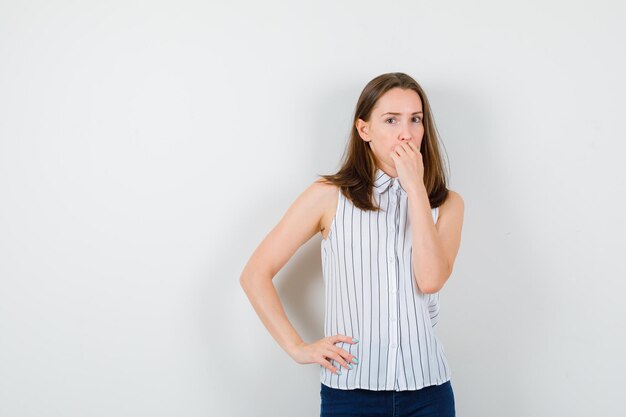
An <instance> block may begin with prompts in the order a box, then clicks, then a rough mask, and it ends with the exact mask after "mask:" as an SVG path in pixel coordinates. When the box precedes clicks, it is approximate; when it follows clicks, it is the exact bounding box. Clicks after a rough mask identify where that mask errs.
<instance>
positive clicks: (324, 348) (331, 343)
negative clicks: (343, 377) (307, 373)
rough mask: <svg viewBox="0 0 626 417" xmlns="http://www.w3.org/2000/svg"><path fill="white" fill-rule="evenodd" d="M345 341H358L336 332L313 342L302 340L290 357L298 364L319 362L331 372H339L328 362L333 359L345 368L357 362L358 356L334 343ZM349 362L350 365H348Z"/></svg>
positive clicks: (350, 367) (351, 342) (352, 342)
mask: <svg viewBox="0 0 626 417" xmlns="http://www.w3.org/2000/svg"><path fill="white" fill-rule="evenodd" d="M339 342H345V343H350V344H355V343H358V342H359V341H358V339H353V338H352V337H350V336H344V335H341V334H337V335H334V336H328V337H324V338H322V339H319V340H317V341H315V342H313V343H305V342H302V343H300V344H299V345H296V347H295V348H294V349H293V352H292V354H291V357H292V358H293V359H294V360H295V361H296V362H297V363H300V364H308V363H319V364H320V365H322V366H323V367H325V368H327V369H329V370H330V371H331V372H334V373H336V374H340V373H341V372H340V371H339V370H338V369H337V367H335V366H333V365H332V364H331V363H330V360H332V359H334V360H335V361H336V362H338V363H340V364H341V365H342V366H343V367H344V368H346V369H352V365H354V364H357V363H358V358H356V357H355V356H354V355H351V354H350V353H349V352H348V351H347V350H345V349H342V348H340V347H338V346H335V343H339ZM348 362H350V363H351V364H352V365H350V366H349V365H348Z"/></svg>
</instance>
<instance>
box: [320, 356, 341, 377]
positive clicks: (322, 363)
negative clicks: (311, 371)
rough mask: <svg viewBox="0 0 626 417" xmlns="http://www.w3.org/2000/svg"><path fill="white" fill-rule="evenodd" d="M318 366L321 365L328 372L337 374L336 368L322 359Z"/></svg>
mask: <svg viewBox="0 0 626 417" xmlns="http://www.w3.org/2000/svg"><path fill="white" fill-rule="evenodd" d="M319 363H320V365H322V366H323V367H324V368H326V369H328V370H329V371H330V372H332V373H335V374H339V373H338V372H337V371H338V369H337V368H336V367H334V366H333V365H331V363H330V362H329V361H327V360H326V359H323V358H322V360H321V361H320V362H319Z"/></svg>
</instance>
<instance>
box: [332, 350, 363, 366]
mask: <svg viewBox="0 0 626 417" xmlns="http://www.w3.org/2000/svg"><path fill="white" fill-rule="evenodd" d="M338 349H339V348H338ZM337 353H338V354H339V355H341V356H342V357H343V358H345V360H346V361H347V362H350V363H359V358H357V357H356V356H354V355H353V354H351V353H350V352H348V351H347V350H345V349H339V351H338V352H337Z"/></svg>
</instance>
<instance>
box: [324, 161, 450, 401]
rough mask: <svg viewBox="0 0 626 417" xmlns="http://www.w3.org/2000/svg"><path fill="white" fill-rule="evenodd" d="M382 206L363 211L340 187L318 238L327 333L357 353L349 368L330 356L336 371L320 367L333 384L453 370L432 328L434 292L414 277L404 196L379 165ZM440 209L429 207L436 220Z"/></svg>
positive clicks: (417, 384) (419, 384)
mask: <svg viewBox="0 0 626 417" xmlns="http://www.w3.org/2000/svg"><path fill="white" fill-rule="evenodd" d="M374 178H375V182H374V190H373V194H374V198H375V202H376V203H377V204H378V206H379V207H381V208H382V211H380V212H372V211H364V210H361V209H359V208H357V207H356V206H354V205H353V204H352V202H351V201H350V200H349V199H348V198H346V197H345V196H344V195H343V194H342V193H341V191H340V190H339V191H338V193H339V196H338V197H339V199H338V204H337V210H336V213H335V216H334V218H333V220H332V224H331V227H330V230H329V234H328V236H327V237H326V239H322V242H321V257H322V275H323V280H324V292H325V318H324V334H325V336H332V335H335V334H344V335H347V336H351V337H355V338H357V339H359V342H358V343H355V344H350V343H346V342H339V343H336V346H338V347H340V348H343V349H345V350H347V351H348V352H350V353H351V354H352V355H354V356H356V357H357V359H358V361H359V363H358V364H354V363H353V364H352V366H353V369H347V368H344V367H343V366H341V365H340V364H339V363H338V362H336V361H335V360H334V359H330V362H331V364H332V365H333V366H336V367H337V368H338V369H339V370H340V371H341V374H340V375H337V374H335V373H332V372H331V371H330V370H328V369H326V368H325V367H323V366H322V365H319V366H320V381H321V382H322V383H323V384H324V385H326V386H329V387H332V388H337V389H344V390H345V389H355V388H361V389H368V390H375V391H380V390H395V391H404V390H416V389H420V388H423V387H425V386H429V385H440V384H443V383H444V382H446V381H448V380H450V378H451V373H450V367H449V365H448V361H447V358H446V355H445V353H444V350H443V347H442V344H441V342H440V341H439V340H438V338H437V335H436V334H435V325H436V324H437V320H438V315H439V293H434V294H424V293H422V292H421V291H420V290H419V288H418V287H417V283H416V282H415V279H414V278H413V273H412V270H413V261H412V258H411V253H412V249H411V241H412V234H411V233H412V231H411V223H410V219H409V216H408V213H407V209H408V196H407V194H406V191H405V190H404V189H403V188H402V186H401V185H400V182H399V180H398V178H397V177H396V178H393V177H391V176H389V175H388V174H387V173H385V172H384V171H382V170H381V169H380V168H378V169H377V171H376V176H375V177H374ZM438 213H439V208H433V209H432V215H433V222H435V223H436V222H437V217H438Z"/></svg>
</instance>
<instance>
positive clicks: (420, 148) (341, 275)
mask: <svg viewBox="0 0 626 417" xmlns="http://www.w3.org/2000/svg"><path fill="white" fill-rule="evenodd" d="M351 129H352V133H351V135H350V139H349V143H348V148H347V150H346V153H345V154H344V156H345V158H344V161H343V164H342V166H341V168H340V169H339V171H338V172H337V173H336V174H334V175H322V176H320V177H321V178H320V179H318V180H316V181H315V182H313V183H312V184H310V185H309V186H308V188H307V189H306V190H304V192H303V193H302V194H301V195H300V196H298V198H297V199H296V200H295V202H294V203H293V204H292V205H291V207H289V209H288V210H287V212H286V213H285V215H284V217H283V218H282V219H281V220H280V222H279V223H278V224H277V225H276V226H275V227H274V229H272V230H271V232H270V233H269V234H268V235H267V236H266V237H265V239H264V240H263V241H262V242H261V244H260V245H259V247H258V248H257V249H256V250H255V252H254V253H253V254H252V256H251V258H250V260H249V261H248V263H247V264H246V266H245V268H244V270H243V272H242V275H241V279H240V282H241V285H242V287H243V289H244V290H245V292H246V294H247V296H248V298H249V299H250V302H251V303H252V305H253V307H254V309H255V311H256V312H257V314H258V315H259V317H260V319H261V321H262V322H263V324H264V325H265V326H266V327H267V329H268V330H269V332H270V333H271V334H272V336H273V337H274V339H275V340H276V341H277V342H278V343H279V344H280V346H281V347H282V348H283V349H284V350H285V351H286V352H287V353H288V354H289V355H290V356H291V357H292V358H293V359H294V360H295V361H296V362H297V363H300V364H311V363H317V364H319V365H320V382H321V387H320V397H321V416H322V417H323V416H330V415H333V416H334V415H337V416H392V415H396V413H397V415H403V416H426V415H428V416H454V415H455V406H454V394H453V391H452V386H451V382H450V377H451V373H450V366H449V364H448V361H447V358H446V356H445V353H444V350H443V347H442V345H441V343H440V341H439V340H438V338H437V336H436V335H435V329H434V328H435V325H436V324H437V320H438V319H437V317H438V313H439V291H440V290H441V289H442V288H443V286H444V284H445V283H446V281H447V280H448V277H449V276H450V274H451V273H452V269H453V265H454V261H455V258H456V255H457V253H458V250H459V246H460V241H461V229H462V225H463V212H464V203H463V199H462V198H461V196H460V195H459V194H458V193H457V192H455V191H452V190H449V189H448V188H447V186H446V177H445V174H444V169H443V162H442V159H441V155H440V152H439V145H438V137H437V134H436V128H435V125H434V122H433V116H432V113H431V109H430V105H429V103H428V99H427V98H426V94H425V93H424V90H423V89H422V88H421V87H420V85H419V84H418V83H417V82H416V81H415V80H414V79H413V78H411V77H410V76H408V75H406V74H403V73H389V74H383V75H380V76H378V77H376V78H374V79H373V80H371V81H370V82H369V83H368V84H367V85H366V86H365V88H364V89H363V91H362V92H361V95H360V97H359V99H358V102H357V105H356V110H355V114H354V119H353V125H352V128H351ZM317 233H321V235H322V241H321V255H322V271H323V279H324V286H325V297H326V299H325V323H324V333H325V337H324V338H322V339H320V340H317V341H313V342H305V341H303V340H302V339H301V338H300V336H299V335H298V333H297V332H296V330H295V329H294V328H293V326H292V325H291V323H290V322H289V320H288V319H287V316H286V314H285V312H284V310H283V307H282V305H281V302H280V300H279V297H278V294H277V292H276V289H275V287H274V285H273V284H272V278H273V277H274V276H275V275H276V273H277V272H278V271H279V270H280V269H281V268H282V267H283V266H284V265H285V263H286V262H287V261H288V260H289V259H290V258H291V256H292V255H293V254H294V253H295V252H296V251H297V249H298V248H299V247H300V246H302V245H303V244H304V243H305V242H307V241H308V240H309V239H310V238H311V237H312V236H314V235H315V234H317Z"/></svg>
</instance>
